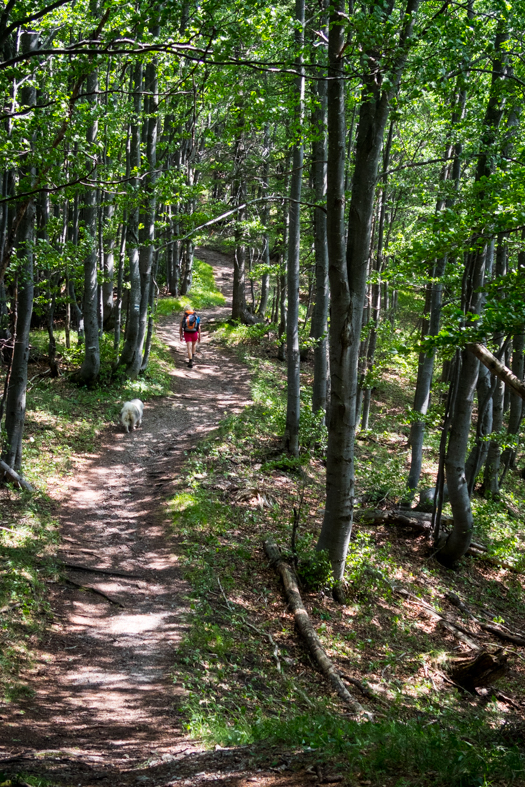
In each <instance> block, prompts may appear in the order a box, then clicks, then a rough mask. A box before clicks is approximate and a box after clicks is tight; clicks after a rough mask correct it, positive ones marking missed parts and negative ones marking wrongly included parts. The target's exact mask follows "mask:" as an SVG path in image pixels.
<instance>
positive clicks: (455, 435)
mask: <svg viewBox="0 0 525 787" xmlns="http://www.w3.org/2000/svg"><path fill="white" fill-rule="evenodd" d="M506 40H507V33H506V31H503V32H502V31H501V29H500V30H498V31H497V33H496V40H495V45H494V49H495V53H496V54H495V58H494V64H493V71H492V84H491V91H490V98H489V102H488V106H487V111H486V113H485V118H484V124H483V126H484V130H483V135H482V140H481V143H482V144H481V152H480V154H479V157H478V165H477V170H476V178H475V179H476V182H478V183H479V182H480V181H482V180H483V179H485V178H489V177H490V174H491V172H492V166H493V165H492V156H491V149H492V148H493V145H494V142H495V139H496V135H497V129H498V127H499V125H500V122H501V118H502V114H503V101H502V90H501V83H502V81H503V79H504V77H505V73H506V69H505V65H504V58H505V54H504V46H505V41H506ZM502 53H503V54H502ZM479 199H480V200H482V199H483V194H482V193H480V194H479ZM471 247H472V251H471V252H470V253H469V258H468V260H467V264H466V266H465V273H464V277H463V295H462V307H463V313H464V314H465V315H466V316H467V315H469V316H470V315H478V314H479V313H480V309H481V304H482V295H481V288H482V287H483V283H484V276H485V264H486V258H487V250H488V244H487V241H486V240H485V239H483V238H480V237H475V238H473V239H472V246H471ZM469 319H471V318H470V317H469ZM461 359H462V366H461V375H460V378H459V381H458V388H457V394H456V404H455V412H454V414H453V417H452V421H451V429H450V440H449V445H448V451H447V458H446V461H445V467H446V474H447V485H448V493H449V499H450V505H451V508H452V516H453V518H454V527H453V529H452V531H451V533H450V534H449V535H448V537H447V538H446V540H445V543H444V544H443V546H442V548H441V549H440V551H439V552H438V560H440V562H442V563H443V564H444V565H446V566H452V565H454V563H456V562H457V561H458V560H459V559H460V558H461V557H463V555H464V554H465V552H466V551H467V549H468V548H469V547H470V542H471V540H472V528H473V518H472V508H471V506H470V495H469V489H468V484H467V478H466V475H465V457H466V452H467V444H468V437H469V432H470V424H471V419H472V405H473V399H474V392H475V389H476V384H477V381H478V371H479V361H478V359H477V358H476V356H475V355H474V354H473V353H471V352H470V351H469V350H468V349H465V350H463V352H462V353H461Z"/></svg>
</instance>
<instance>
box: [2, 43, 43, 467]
mask: <svg viewBox="0 0 525 787" xmlns="http://www.w3.org/2000/svg"><path fill="white" fill-rule="evenodd" d="M37 48H38V36H37V35H36V33H34V32H32V31H27V32H24V33H22V40H21V49H22V52H24V53H28V52H31V51H34V50H35V49H37ZM35 104H36V89H35V88H34V87H32V85H31V83H29V84H27V83H26V84H25V85H24V86H23V87H22V89H21V91H20V106H21V107H33V106H35ZM31 156H32V149H31V150H30V151H29V152H28V153H27V154H26V156H25V157H24V158H26V157H29V161H28V162H27V163H23V164H22V166H21V167H20V183H21V185H22V191H26V190H27V191H29V190H30V189H31V187H32V185H33V184H34V182H35V179H36V169H35V167H34V166H33V164H32V162H31V160H30V159H31ZM35 213H36V210H35V203H34V201H33V200H31V201H30V202H29V204H28V206H27V209H26V211H25V214H24V217H23V218H22V221H21V223H20V226H19V228H18V233H17V258H18V261H19V263H18V264H19V269H18V302H17V313H16V324H15V336H14V348H13V357H12V361H11V370H10V376H9V385H8V388H7V392H6V399H5V422H4V432H5V437H4V440H3V449H2V460H3V461H4V462H5V463H6V464H7V465H9V467H10V468H12V469H13V470H15V471H17V470H20V468H21V466H22V437H23V434H24V424H25V414H26V390H27V363H28V360H29V331H30V327H31V315H32V313H33V293H34V281H33V246H34V227H35Z"/></svg>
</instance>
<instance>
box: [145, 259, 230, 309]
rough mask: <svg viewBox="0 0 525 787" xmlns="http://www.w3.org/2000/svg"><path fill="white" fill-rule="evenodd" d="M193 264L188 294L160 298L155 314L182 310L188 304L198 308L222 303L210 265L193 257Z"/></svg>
mask: <svg viewBox="0 0 525 787" xmlns="http://www.w3.org/2000/svg"><path fill="white" fill-rule="evenodd" d="M193 264H194V268H193V280H192V285H191V291H190V294H189V295H181V296H180V297H179V298H173V297H171V296H168V297H166V298H161V299H160V300H159V302H158V305H157V315H159V316H161V315H169V314H173V312H182V311H184V309H185V308H187V307H188V306H191V307H192V308H194V309H197V310H198V309H209V308H211V307H212V306H223V305H224V302H225V297H224V295H223V294H222V292H220V290H218V289H217V286H216V284H215V279H214V277H213V268H212V267H211V265H208V264H207V263H206V262H202V260H198V259H195V260H194V263H193Z"/></svg>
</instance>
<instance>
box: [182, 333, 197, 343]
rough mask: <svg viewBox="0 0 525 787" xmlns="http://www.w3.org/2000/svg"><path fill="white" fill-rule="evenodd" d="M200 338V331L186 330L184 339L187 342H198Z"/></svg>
mask: <svg viewBox="0 0 525 787" xmlns="http://www.w3.org/2000/svg"><path fill="white" fill-rule="evenodd" d="M198 338H199V332H198V331H191V332H190V331H184V341H185V342H196V341H197V339H198Z"/></svg>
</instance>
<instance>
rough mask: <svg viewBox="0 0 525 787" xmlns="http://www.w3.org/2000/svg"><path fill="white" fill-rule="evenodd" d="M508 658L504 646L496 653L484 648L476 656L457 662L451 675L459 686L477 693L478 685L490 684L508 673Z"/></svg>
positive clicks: (450, 672)
mask: <svg viewBox="0 0 525 787" xmlns="http://www.w3.org/2000/svg"><path fill="white" fill-rule="evenodd" d="M508 658H509V657H508V655H507V654H506V653H505V652H504V650H503V648H499V649H498V650H497V651H496V653H488V651H486V650H482V651H481V653H478V654H477V655H476V656H475V658H469V659H468V660H462V661H461V663H457V662H456V664H455V666H454V667H453V668H452V669H451V670H450V671H449V675H450V677H451V679H452V680H453V681H454V683H457V684H458V686H461V687H462V688H464V689H466V691H469V692H470V693H471V694H476V688H477V687H478V686H489V685H490V684H492V683H494V682H495V681H496V680H499V679H500V678H502V677H503V676H504V675H506V674H507V672H508V671H509V665H508Z"/></svg>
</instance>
